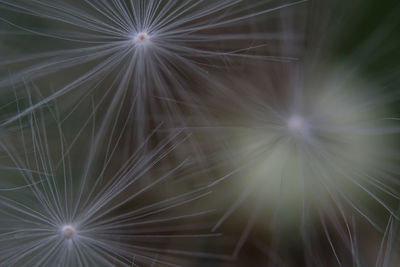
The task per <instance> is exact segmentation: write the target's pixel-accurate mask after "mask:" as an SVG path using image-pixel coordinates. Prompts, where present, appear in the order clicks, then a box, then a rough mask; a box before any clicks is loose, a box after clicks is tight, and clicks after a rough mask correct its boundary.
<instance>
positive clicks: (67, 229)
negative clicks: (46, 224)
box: [62, 225, 75, 239]
mask: <svg viewBox="0 0 400 267" xmlns="http://www.w3.org/2000/svg"><path fill="white" fill-rule="evenodd" d="M62 234H63V235H64V237H65V238H66V239H71V238H72V237H73V236H74V234H75V228H74V227H72V226H71V225H66V226H64V227H63V229H62Z"/></svg>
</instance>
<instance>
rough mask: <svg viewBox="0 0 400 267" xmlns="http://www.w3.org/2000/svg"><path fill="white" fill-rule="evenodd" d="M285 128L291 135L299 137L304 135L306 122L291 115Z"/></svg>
mask: <svg viewBox="0 0 400 267" xmlns="http://www.w3.org/2000/svg"><path fill="white" fill-rule="evenodd" d="M287 127H288V128H289V131H290V132H291V133H293V134H296V135H299V134H304V133H305V131H306V127H307V126H306V122H305V121H304V119H303V118H302V117H300V116H298V115H293V116H292V117H290V118H289V120H288V121H287Z"/></svg>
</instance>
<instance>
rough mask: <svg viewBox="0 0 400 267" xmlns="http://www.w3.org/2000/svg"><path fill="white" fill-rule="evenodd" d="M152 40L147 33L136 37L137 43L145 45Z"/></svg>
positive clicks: (141, 33)
mask: <svg viewBox="0 0 400 267" xmlns="http://www.w3.org/2000/svg"><path fill="white" fill-rule="evenodd" d="M149 39H150V36H149V35H148V34H147V33H145V32H140V33H138V34H137V35H136V37H135V41H136V42H137V43H145V42H146V41H148V40H149Z"/></svg>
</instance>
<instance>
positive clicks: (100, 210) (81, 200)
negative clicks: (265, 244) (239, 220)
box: [0, 105, 220, 266]
mask: <svg viewBox="0 0 400 267" xmlns="http://www.w3.org/2000/svg"><path fill="white" fill-rule="evenodd" d="M55 106H56V107H57V105H55ZM49 112H50V114H51V115H53V116H54V117H53V119H52V120H45V119H44V115H43V114H44V112H43V110H41V112H40V113H39V112H33V113H32V114H31V115H30V116H29V120H28V122H27V123H28V124H29V127H24V125H23V124H22V121H20V123H21V124H20V127H18V129H19V130H18V131H17V132H13V133H12V134H11V135H10V136H8V135H6V136H2V137H1V138H0V149H1V150H0V152H1V153H2V154H1V155H2V157H0V161H1V166H3V165H5V166H8V167H9V168H8V169H10V171H9V172H8V173H7V175H4V176H3V175H2V177H1V185H2V186H7V187H6V188H5V189H6V190H3V188H0V258H1V265H4V266H22V265H25V266H101V265H105V266H111V265H114V266H115V265H118V266H129V265H130V263H131V260H132V258H135V262H137V264H138V265H143V264H148V265H150V264H154V263H155V264H160V265H165V266H171V265H172V266H175V265H176V263H177V262H183V259H180V258H179V255H185V256H193V257H196V256H204V257H216V258H218V257H220V255H217V254H215V253H199V252H196V251H195V247H192V248H189V247H188V246H186V249H182V247H181V246H179V242H177V240H188V239H192V238H193V241H194V240H199V239H203V238H215V237H218V236H219V234H211V235H210V234H209V233H207V232H206V233H204V230H202V229H203V227H204V226H201V225H200V226H198V225H197V226H196V225H194V226H192V227H186V228H187V230H186V229H182V228H185V227H184V226H185V223H184V222H185V221H186V220H189V219H192V218H200V216H206V215H208V214H210V213H211V212H212V210H196V209H190V212H188V211H187V210H185V207H188V205H190V204H191V203H192V202H194V201H197V200H199V199H201V198H203V197H206V196H208V195H209V194H210V192H209V191H208V190H207V189H205V188H203V189H202V188H199V189H196V190H191V191H185V192H178V191H177V193H172V194H171V193H169V194H167V193H164V190H162V188H163V187H162V184H163V183H165V182H166V181H167V180H168V179H170V178H171V176H173V175H174V174H175V173H176V172H177V171H178V170H179V169H181V168H182V167H183V166H184V165H185V161H182V162H179V163H177V165H176V166H175V167H173V168H169V169H168V170H163V171H162V172H161V171H158V170H157V171H156V169H155V166H160V165H161V162H162V161H163V160H165V159H166V158H167V157H168V155H169V154H170V153H171V151H173V150H174V148H175V147H176V146H177V145H178V144H179V142H182V141H184V140H185V138H187V137H185V136H184V135H180V134H182V133H181V131H178V132H176V133H175V135H172V136H170V137H168V138H166V139H165V140H164V141H163V142H162V143H160V144H159V145H158V146H156V147H154V150H151V151H146V152H148V154H147V153H144V151H143V150H144V146H145V145H144V144H142V146H141V147H138V150H137V151H135V152H134V153H133V154H131V155H130V156H129V157H128V158H127V160H126V161H124V162H119V161H116V162H114V161H112V159H113V157H114V156H115V155H116V154H115V153H116V151H117V148H118V146H119V145H122V144H120V141H117V142H116V143H114V142H112V141H111V140H113V138H115V139H116V140H121V136H120V134H119V136H117V137H115V136H112V135H111V136H110V137H109V138H108V139H106V140H105V141H104V140H103V141H104V143H105V144H109V145H110V146H112V145H113V144H114V145H115V147H112V148H110V149H107V148H105V149H104V147H93V144H95V142H93V140H89V142H88V140H85V139H84V138H82V137H81V135H83V134H82V131H81V130H80V131H78V136H79V140H81V142H82V143H75V146H74V147H73V148H71V149H67V148H68V147H69V146H68V142H67V139H66V137H65V134H66V133H65V131H63V129H62V127H61V124H60V119H59V117H58V115H57V114H59V113H58V112H57V111H54V110H53V109H51V110H50V111H49ZM54 120H55V121H56V128H55V129H54V128H51V127H50V126H49V125H52V123H51V122H53V121H54ZM66 123H67V121H64V122H63V125H65V124H66ZM86 131H90V132H91V134H92V139H93V138H95V135H94V134H93V133H95V132H96V128H94V125H93V128H89V129H86ZM54 132H55V133H54ZM54 135H55V136H56V137H58V138H56V139H49V137H50V136H54ZM57 135H58V136H57ZM178 137H182V138H178ZM10 140H12V141H10ZM177 140H179V141H177ZM76 142H78V141H76ZM55 143H56V144H57V145H58V147H57V146H54V144H55ZM19 147H20V149H18V148H19ZM75 148H76V149H77V151H78V152H79V153H82V151H87V153H88V155H87V157H86V158H87V159H86V162H85V163H83V164H82V165H80V164H79V162H77V161H76V160H74V159H73V157H72V156H71V154H72V153H74V152H73V151H75ZM104 151H106V153H103V152H104ZM97 166H100V168H97ZM150 174H151V175H150ZM77 177H78V178H77ZM21 185H26V186H21ZM153 195H154V196H156V197H154V196H153ZM189 226H190V224H189ZM172 241H174V243H176V244H178V245H177V246H176V249H173V247H174V246H173V245H172ZM193 244H194V243H193ZM166 245H168V246H169V248H170V249H169V250H167V249H165V247H166Z"/></svg>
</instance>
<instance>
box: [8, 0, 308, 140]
mask: <svg viewBox="0 0 400 267" xmlns="http://www.w3.org/2000/svg"><path fill="white" fill-rule="evenodd" d="M305 2H306V1H279V2H277V3H276V4H271V3H270V1H259V2H257V3H256V4H251V5H249V4H246V3H242V1H239V0H235V1H231V0H218V1H172V0H168V1H161V0H157V1H142V0H134V1H121V0H118V1H112V3H107V2H104V1H100V2H99V1H84V3H82V5H81V4H80V5H79V6H76V5H75V4H74V3H67V2H65V1H48V0H42V1H30V2H29V3H27V2H26V1H20V0H17V1H14V0H13V1H9V0H1V1H0V8H1V9H4V10H7V11H12V12H16V15H17V14H19V13H20V14H23V15H24V16H25V15H26V16H29V15H32V16H34V17H39V18H41V19H43V20H44V21H49V25H51V23H57V25H61V26H62V27H65V29H64V30H63V31H60V30H58V29H55V30H54V31H51V32H47V31H45V30H37V29H31V28H30V27H29V26H27V27H24V26H21V25H16V24H15V23H13V22H11V21H8V20H6V19H3V20H2V21H3V22H5V23H9V24H11V25H12V26H14V27H17V28H19V29H22V30H24V31H26V32H28V33H31V34H34V35H37V36H41V37H45V38H53V39H54V40H62V41H63V42H64V43H65V41H68V42H70V43H71V45H78V46H81V47H77V48H73V49H70V48H67V49H64V50H55V51H53V52H47V51H46V52H42V53H37V54H34V55H31V56H27V57H24V56H22V57H21V58H16V59H11V60H6V61H5V62H7V63H6V64H8V66H12V65H13V63H18V62H19V63H21V62H27V63H29V66H28V67H27V68H25V69H22V70H20V71H19V72H17V73H16V74H13V75H12V77H11V79H12V81H13V82H19V81H21V80H22V79H28V80H34V81H36V80H39V78H41V77H48V76H49V75H50V74H54V73H60V72H62V73H63V74H65V73H69V72H71V73H72V72H73V70H74V68H77V67H81V68H82V69H83V70H85V69H86V71H83V73H82V72H81V73H80V75H79V76H76V77H75V78H73V79H72V80H71V81H70V82H68V83H66V84H64V85H61V86H59V88H58V89H57V90H56V91H55V92H54V93H52V94H50V95H48V96H47V97H46V98H44V99H43V100H41V101H40V102H38V103H36V104H34V105H32V107H30V108H29V109H28V110H25V111H22V112H20V113H19V114H17V115H15V116H14V117H12V118H10V119H9V120H8V121H6V122H4V123H11V122H12V121H15V120H17V119H18V118H19V117H21V116H24V115H26V114H28V113H29V112H30V111H32V110H33V109H35V108H37V107H39V106H41V105H43V104H45V103H47V102H49V101H51V100H53V99H55V98H58V97H61V96H62V95H66V94H67V93H68V92H71V91H73V92H74V94H75V95H76V96H77V98H79V99H82V98H84V97H88V96H89V95H92V94H93V91H92V90H91V89H88V90H89V91H87V90H86V91H83V90H81V89H80V88H82V87H89V88H93V87H101V88H109V89H108V90H106V92H102V94H103V95H104V97H102V100H101V101H103V102H104V101H106V99H113V100H112V101H110V103H108V104H109V110H110V112H114V113H116V114H117V116H118V114H120V113H121V112H120V109H121V105H122V104H123V103H125V104H127V105H128V107H129V108H131V109H134V110H135V112H134V113H133V115H132V116H133V119H134V121H135V123H136V124H137V127H135V129H136V131H137V135H139V136H141V138H140V139H141V140H143V139H144V138H145V136H146V134H145V133H146V130H145V129H147V128H149V125H148V124H149V123H148V121H150V120H156V124H157V123H158V122H159V121H164V122H171V123H174V122H175V121H176V120H177V119H176V118H179V120H180V123H184V122H183V118H184V117H183V116H182V114H183V113H184V112H183V111H182V110H181V109H182V107H180V106H179V105H177V104H176V103H185V104H186V105H198V97H197V95H196V92H195V91H193V90H191V88H192V87H193V85H194V84H195V83H198V84H207V83H209V84H210V86H204V87H205V88H213V87H214V88H215V86H212V84H213V79H212V78H210V77H211V75H210V73H209V71H210V69H208V68H207V66H211V67H212V68H215V67H219V66H221V67H223V66H224V65H226V62H225V61H226V60H228V59H229V58H231V59H232V60H234V58H245V59H259V60H277V61H282V60H283V61H288V60H289V61H290V60H294V59H295V58H292V57H286V58H285V57H281V56H277V57H275V56H273V55H272V56H271V55H266V54H265V53H263V52H262V50H260V48H262V47H265V44H264V42H265V41H266V40H271V41H273V40H280V39H282V38H283V37H284V36H285V35H284V34H282V35H279V34H278V35H276V37H271V35H268V34H264V33H238V30H236V29H237V28H238V27H241V26H242V25H246V23H249V21H250V20H251V19H254V18H259V17H262V16H263V15H265V16H268V14H270V13H273V12H278V11H279V10H282V9H288V8H292V7H293V8H294V7H295V6H300V5H301V4H302V3H305ZM228 30H229V32H230V33H225V32H228ZM220 32H222V34H221V33H220ZM254 42H257V45H253V43H254ZM132 43H133V44H134V45H133V46H132ZM236 44H238V45H239V47H235V46H236ZM144 48H145V49H144ZM252 50H254V52H252ZM259 50H260V51H259ZM248 51H250V52H252V53H248ZM257 51H259V53H257ZM32 62H33V63H32ZM36 62H37V63H36ZM213 62H214V63H213ZM93 63H95V64H93ZM3 64H4V63H3ZM85 67H86V68H85ZM120 70H124V71H122V72H121V71H120ZM8 78H9V77H7V79H4V80H2V81H0V86H1V87H8V86H9V85H10V79H8ZM100 85H101V86H100ZM204 87H203V88H204ZM98 90H100V89H98ZM74 104H76V103H74ZM156 114H160V116H159V117H161V119H160V118H159V117H156V116H155V115H156ZM112 117H113V116H108V117H107V118H106V119H105V121H106V122H105V123H109V122H110V121H111V120H112ZM150 128H152V127H150Z"/></svg>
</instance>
